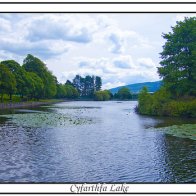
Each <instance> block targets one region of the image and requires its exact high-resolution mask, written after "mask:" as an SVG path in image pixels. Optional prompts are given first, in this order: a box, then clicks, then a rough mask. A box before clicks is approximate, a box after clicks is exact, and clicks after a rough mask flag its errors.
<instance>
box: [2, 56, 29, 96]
mask: <svg viewBox="0 0 196 196" xmlns="http://www.w3.org/2000/svg"><path fill="white" fill-rule="evenodd" d="M1 63H2V64H4V65H6V66H7V68H8V69H9V70H10V72H11V73H12V74H13V75H14V76H15V79H16V93H17V94H19V95H20V96H21V97H22V98H23V95H26V94H27V88H26V84H27V78H26V71H25V70H24V69H23V68H22V67H21V66H20V64H19V63H17V62H16V61H14V60H7V61H2V62H1Z"/></svg>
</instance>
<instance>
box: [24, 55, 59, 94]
mask: <svg viewBox="0 0 196 196" xmlns="http://www.w3.org/2000/svg"><path fill="white" fill-rule="evenodd" d="M23 68H24V69H25V70H26V71H27V72H34V73H35V74H37V75H38V76H39V77H40V78H41V80H42V82H43V85H44V87H43V91H42V94H41V97H43V98H52V97H54V96H55V94H56V78H55V77H54V76H53V75H52V73H51V72H50V71H49V70H48V69H47V67H46V65H45V64H44V62H42V61H41V60H40V59H38V58H37V57H34V56H33V55H31V54H28V55H27V57H26V58H25V59H24V61H23Z"/></svg>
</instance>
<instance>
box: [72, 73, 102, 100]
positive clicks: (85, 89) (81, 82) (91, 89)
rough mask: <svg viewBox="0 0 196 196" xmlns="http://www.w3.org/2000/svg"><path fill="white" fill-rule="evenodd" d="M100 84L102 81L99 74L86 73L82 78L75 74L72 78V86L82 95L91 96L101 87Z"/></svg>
mask: <svg viewBox="0 0 196 196" xmlns="http://www.w3.org/2000/svg"><path fill="white" fill-rule="evenodd" d="M101 85H102V82H101V78H100V77H99V76H96V77H95V76H89V75H87V76H86V77H85V78H83V77H81V76H80V75H76V76H75V78H74V79H73V86H74V87H75V88H76V89H77V90H78V92H79V94H80V96H82V97H90V98H91V97H93V94H94V93H95V92H96V91H99V90H100V89H101Z"/></svg>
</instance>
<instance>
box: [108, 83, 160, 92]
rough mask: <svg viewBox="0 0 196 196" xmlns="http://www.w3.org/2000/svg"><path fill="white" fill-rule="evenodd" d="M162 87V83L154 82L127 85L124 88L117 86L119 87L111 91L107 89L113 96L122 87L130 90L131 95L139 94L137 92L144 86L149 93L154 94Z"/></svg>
mask: <svg viewBox="0 0 196 196" xmlns="http://www.w3.org/2000/svg"><path fill="white" fill-rule="evenodd" d="M161 85H162V81H155V82H143V83H135V84H129V85H125V86H119V87H116V88H112V89H109V91H110V92H111V93H112V94H115V93H117V92H118V90H119V89H120V88H122V87H127V88H129V89H130V91H131V92H132V93H139V91H140V90H141V89H142V88H143V87H144V86H146V87H147V88H148V91H149V92H152V93H154V92H156V91H157V90H159V89H160V87H161Z"/></svg>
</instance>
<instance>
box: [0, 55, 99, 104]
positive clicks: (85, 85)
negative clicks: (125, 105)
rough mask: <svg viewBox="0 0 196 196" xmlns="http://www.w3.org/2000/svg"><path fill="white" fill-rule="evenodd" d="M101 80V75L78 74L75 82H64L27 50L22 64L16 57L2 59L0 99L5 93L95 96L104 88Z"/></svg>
mask: <svg viewBox="0 0 196 196" xmlns="http://www.w3.org/2000/svg"><path fill="white" fill-rule="evenodd" d="M101 85H102V81H101V78H100V77H99V76H86V77H85V78H83V77H81V76H79V75H76V77H75V78H74V80H73V82H71V81H69V80H68V81H67V82H66V83H65V84H61V83H59V82H58V80H57V78H56V77H55V76H54V75H53V74H52V72H51V71H49V70H48V68H47V67H46V65H45V63H44V62H43V61H41V60H40V59H39V58H37V57H34V56H33V55H31V54H28V55H27V57H26V58H25V59H24V61H23V64H22V66H21V65H20V64H19V63H17V62H16V61H14V60H6V61H2V62H0V95H1V102H3V99H4V96H5V95H9V99H10V101H12V97H13V95H15V96H17V97H20V100H22V101H26V100H32V99H36V100H39V99H51V98H68V99H75V98H78V97H82V96H85V97H90V98H93V96H94V93H95V92H96V91H99V90H101Z"/></svg>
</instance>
